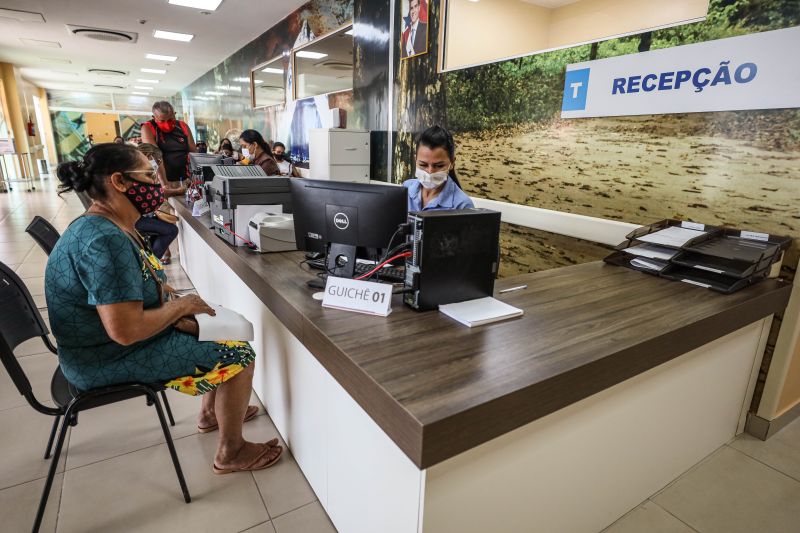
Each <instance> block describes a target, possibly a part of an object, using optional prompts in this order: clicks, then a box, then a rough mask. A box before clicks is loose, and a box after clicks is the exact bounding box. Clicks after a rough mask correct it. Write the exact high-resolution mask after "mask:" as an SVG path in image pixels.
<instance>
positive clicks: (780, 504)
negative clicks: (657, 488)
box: [651, 446, 800, 533]
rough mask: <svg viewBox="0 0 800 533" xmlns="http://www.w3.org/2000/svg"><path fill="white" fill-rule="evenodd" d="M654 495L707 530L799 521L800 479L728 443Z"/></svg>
mask: <svg viewBox="0 0 800 533" xmlns="http://www.w3.org/2000/svg"><path fill="white" fill-rule="evenodd" d="M651 499H652V500H653V501H655V503H657V504H658V505H660V506H661V507H663V508H664V509H666V510H667V511H668V512H669V513H671V514H672V515H674V516H676V517H677V518H679V519H680V520H682V521H683V522H685V523H687V524H688V525H690V526H691V527H693V528H694V529H696V530H698V531H701V532H702V533H753V532H756V531H757V532H759V533H789V532H793V531H797V530H798V529H797V528H798V524H800V482H797V481H795V480H794V479H791V478H789V477H787V476H785V475H784V474H781V473H780V472H777V471H775V470H773V469H772V468H770V467H768V466H766V465H763V464H761V463H759V462H758V461H756V460H755V459H752V458H750V457H748V456H747V455H745V454H743V453H741V452H739V451H737V450H734V449H733V448H730V447H728V446H723V447H722V448H720V449H719V450H717V452H715V453H714V454H713V455H711V457H709V458H708V459H706V460H705V461H703V462H702V463H701V464H700V465H698V466H697V467H695V468H694V469H692V470H690V471H689V472H687V473H686V474H684V475H683V476H681V477H680V478H679V479H678V480H677V481H675V482H674V483H673V484H671V485H670V486H668V487H667V488H666V489H664V490H663V491H662V492H661V493H659V494H657V495H656V496H655V497H653V498H651Z"/></svg>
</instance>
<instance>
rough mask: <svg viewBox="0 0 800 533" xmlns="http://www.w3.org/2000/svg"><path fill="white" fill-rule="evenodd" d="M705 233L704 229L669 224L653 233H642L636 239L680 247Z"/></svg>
mask: <svg viewBox="0 0 800 533" xmlns="http://www.w3.org/2000/svg"><path fill="white" fill-rule="evenodd" d="M705 234H706V232H705V231H698V230H695V229H687V228H681V227H679V226H670V227H668V228H664V229H662V230H661V231H656V232H655V233H650V234H648V235H642V236H641V237H639V238H638V240H640V241H642V242H650V243H653V244H663V245H664V246H671V247H673V248H680V247H681V246H683V245H684V244H686V243H687V242H689V241H690V240H692V239H694V238H695V237H699V236H700V235H705Z"/></svg>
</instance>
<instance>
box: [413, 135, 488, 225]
mask: <svg viewBox="0 0 800 533" xmlns="http://www.w3.org/2000/svg"><path fill="white" fill-rule="evenodd" d="M455 164H456V145H455V142H454V141H453V135H452V134H451V133H450V132H449V131H447V130H446V129H444V128H442V127H440V126H433V127H430V128H428V129H427V130H425V131H423V132H422V133H421V134H420V136H419V137H418V138H417V160H416V168H417V170H416V174H415V176H416V177H415V178H413V179H410V180H406V181H405V182H404V183H403V186H404V187H405V188H406V189H408V211H409V213H410V212H412V211H425V210H434V209H466V208H468V207H475V205H474V204H473V203H472V200H470V199H469V196H467V195H466V193H465V192H464V191H462V190H461V184H460V183H459V182H458V178H457V177H456V171H455Z"/></svg>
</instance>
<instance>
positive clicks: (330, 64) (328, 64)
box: [314, 61, 353, 70]
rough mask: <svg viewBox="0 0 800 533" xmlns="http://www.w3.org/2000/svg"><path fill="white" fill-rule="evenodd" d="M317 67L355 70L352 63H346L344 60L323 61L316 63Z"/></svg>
mask: <svg viewBox="0 0 800 533" xmlns="http://www.w3.org/2000/svg"><path fill="white" fill-rule="evenodd" d="M314 66H315V67H324V68H327V69H329V70H353V64H352V63H345V62H343V61H323V62H321V63H317V64H316V65H314Z"/></svg>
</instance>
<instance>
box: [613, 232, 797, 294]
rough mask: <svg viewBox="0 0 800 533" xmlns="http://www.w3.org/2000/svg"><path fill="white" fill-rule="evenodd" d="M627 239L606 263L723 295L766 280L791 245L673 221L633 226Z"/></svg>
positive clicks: (769, 237) (781, 238)
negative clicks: (689, 284) (634, 228)
mask: <svg viewBox="0 0 800 533" xmlns="http://www.w3.org/2000/svg"><path fill="white" fill-rule="evenodd" d="M626 239H627V240H626V241H625V242H623V243H621V244H620V245H619V246H617V250H616V251H615V252H613V253H612V254H611V255H609V256H608V257H606V258H605V261H606V262H607V263H610V264H614V265H619V266H625V267H627V268H632V269H634V270H639V271H642V272H646V273H648V274H653V275H657V276H661V277H664V278H668V279H672V280H676V281H682V282H685V283H691V284H693V285H699V286H701V287H705V288H708V289H712V290H715V291H718V292H723V293H726V294H727V293H732V292H735V291H737V290H739V289H742V288H744V287H747V286H748V285H752V284H753V283H755V282H757V281H759V280H761V279H763V278H765V277H767V275H769V273H770V270H771V267H772V265H773V264H775V263H776V262H778V261H780V260H781V258H782V254H783V251H784V250H785V249H786V248H788V247H789V245H790V244H791V241H792V239H791V238H790V237H784V236H778V235H770V234H767V233H755V232H751V231H742V230H736V229H732V228H721V227H716V226H708V225H705V224H699V223H696V222H687V221H681V220H671V219H670V220H662V221H659V222H656V223H654V224H650V225H649V226H643V227H641V228H637V229H636V230H634V231H632V232H631V233H629V234H628V235H627V236H626Z"/></svg>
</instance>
